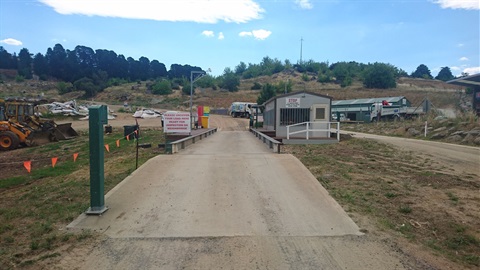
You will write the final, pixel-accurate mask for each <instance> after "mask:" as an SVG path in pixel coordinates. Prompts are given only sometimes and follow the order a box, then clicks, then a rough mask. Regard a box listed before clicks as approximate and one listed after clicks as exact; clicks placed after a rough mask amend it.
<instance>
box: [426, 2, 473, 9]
mask: <svg viewBox="0 0 480 270" xmlns="http://www.w3.org/2000/svg"><path fill="white" fill-rule="evenodd" d="M432 2H433V3H435V4H439V5H440V6H441V7H442V8H451V9H480V1H478V0H433V1H432Z"/></svg>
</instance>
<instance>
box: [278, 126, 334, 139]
mask: <svg viewBox="0 0 480 270" xmlns="http://www.w3.org/2000/svg"><path fill="white" fill-rule="evenodd" d="M332 124H334V125H336V128H334V129H332ZM301 126H305V129H301V130H298V128H295V127H299V128H301ZM315 126H320V128H315ZM325 126H326V128H325ZM290 128H295V129H297V130H295V131H292V132H290ZM312 132H327V136H326V137H327V138H330V134H331V133H332V132H336V133H337V141H340V122H303V123H298V124H294V125H289V126H287V140H289V139H290V136H291V135H295V134H301V133H306V136H305V138H306V139H307V140H309V139H310V133H312Z"/></svg>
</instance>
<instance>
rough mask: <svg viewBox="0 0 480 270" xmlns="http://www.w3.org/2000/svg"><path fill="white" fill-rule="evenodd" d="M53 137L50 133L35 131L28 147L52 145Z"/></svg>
mask: <svg viewBox="0 0 480 270" xmlns="http://www.w3.org/2000/svg"><path fill="white" fill-rule="evenodd" d="M52 138H53V137H52V135H51V132H48V131H34V132H33V133H32V134H31V136H30V138H29V139H30V140H29V143H27V145H29V146H38V145H44V144H47V143H50V142H51V141H52Z"/></svg>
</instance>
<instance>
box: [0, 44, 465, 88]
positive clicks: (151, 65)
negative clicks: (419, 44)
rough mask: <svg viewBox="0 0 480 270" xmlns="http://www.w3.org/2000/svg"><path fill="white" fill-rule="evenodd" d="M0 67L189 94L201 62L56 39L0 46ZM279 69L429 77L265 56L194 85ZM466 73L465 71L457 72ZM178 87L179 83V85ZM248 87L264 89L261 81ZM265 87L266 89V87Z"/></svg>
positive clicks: (391, 83)
mask: <svg viewBox="0 0 480 270" xmlns="http://www.w3.org/2000/svg"><path fill="white" fill-rule="evenodd" d="M0 69H14V70H17V72H18V76H20V77H22V78H26V79H30V78H32V77H33V76H34V75H36V76H38V78H39V79H41V80H47V79H52V78H54V79H57V80H60V81H62V82H64V83H62V84H59V90H60V92H61V93H66V92H69V91H73V90H83V91H85V95H86V97H91V96H94V95H95V94H96V93H97V92H100V91H102V90H103V89H105V88H106V87H108V86H112V85H119V84H121V83H125V82H132V81H145V80H152V81H154V83H152V84H149V87H150V90H151V91H152V92H153V93H154V94H169V93H171V92H172V89H180V88H182V89H183V90H184V92H185V94H190V76H191V72H192V71H199V72H203V70H202V69H201V68H200V67H196V66H190V65H179V64H172V65H171V66H170V69H169V70H168V71H167V69H166V67H165V64H163V63H161V62H159V61H158V60H152V61H150V60H149V59H148V58H147V57H144V56H142V57H140V58H139V59H138V60H135V59H133V58H132V57H125V56H124V55H122V54H117V53H115V52H114V51H111V50H104V49H97V50H93V49H91V48H89V47H86V46H80V45H79V46H76V47H75V49H74V50H65V49H64V48H63V46H62V45H61V44H56V45H55V46H54V47H53V48H48V49H47V52H46V53H45V55H43V54H41V53H37V54H35V55H34V56H33V55H32V54H31V53H30V52H29V51H28V49H26V48H23V49H22V50H20V52H19V54H18V55H16V53H13V54H10V53H9V52H7V51H6V50H5V49H4V48H3V47H1V46H0ZM284 71H297V72H300V73H301V74H302V79H303V80H305V81H307V80H316V81H317V82H319V83H337V84H339V85H340V86H341V87H347V86H349V85H351V84H352V83H353V82H354V81H360V82H362V83H363V85H364V87H366V88H380V89H386V88H395V87H396V80H397V79H398V78H400V77H413V78H423V79H433V76H432V75H431V72H430V70H429V68H428V67H427V66H426V65H424V64H421V65H419V66H418V67H417V69H416V70H415V71H414V72H412V73H411V74H408V73H407V72H406V71H404V70H402V69H400V68H397V67H395V66H394V65H391V64H388V63H378V62H376V63H368V64H363V63H358V62H355V61H350V62H337V63H332V64H330V63H329V62H316V61H314V60H308V61H304V62H301V63H296V64H293V63H291V62H290V61H289V60H288V59H287V60H285V61H280V60H278V59H277V58H270V57H268V56H266V57H264V58H263V59H262V60H261V62H260V63H258V64H252V63H249V64H248V65H247V64H246V63H244V62H240V63H239V64H238V65H237V66H236V67H235V68H234V69H231V68H228V67H227V68H225V70H224V72H223V74H222V75H220V76H218V77H213V76H210V75H206V76H205V77H204V78H202V79H201V80H198V81H197V82H195V85H197V86H199V87H204V88H213V89H214V90H215V89H218V88H222V89H226V90H228V91H237V90H238V87H239V85H240V79H251V78H256V77H259V76H271V75H273V74H276V73H280V72H284ZM462 75H466V74H462ZM454 78H455V77H454V76H453V74H452V72H451V70H450V68H449V67H443V68H442V69H441V70H440V72H439V73H438V75H437V76H436V77H435V79H438V80H442V81H448V80H451V79H454ZM180 86H181V87H180ZM275 88H278V89H277V91H278V92H281V91H283V89H284V88H285V89H287V88H288V90H291V84H289V83H287V84H282V83H280V84H279V85H276V86H275ZM252 89H257V90H260V89H262V90H263V86H262V85H260V84H258V83H257V84H254V86H253V87H252ZM269 91H270V90H269Z"/></svg>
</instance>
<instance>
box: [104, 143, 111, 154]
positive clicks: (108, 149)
mask: <svg viewBox="0 0 480 270" xmlns="http://www.w3.org/2000/svg"><path fill="white" fill-rule="evenodd" d="M105 149H107V152H109V153H110V146H108V144H105Z"/></svg>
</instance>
